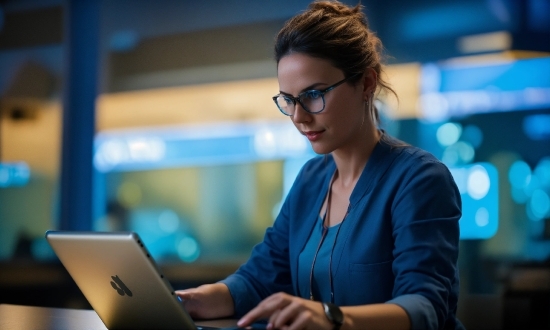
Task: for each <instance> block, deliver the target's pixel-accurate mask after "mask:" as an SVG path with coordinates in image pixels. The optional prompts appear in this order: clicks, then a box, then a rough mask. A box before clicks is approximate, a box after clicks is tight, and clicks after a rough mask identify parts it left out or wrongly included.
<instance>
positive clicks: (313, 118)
mask: <svg viewBox="0 0 550 330" xmlns="http://www.w3.org/2000/svg"><path fill="white" fill-rule="evenodd" d="M344 78H345V76H344V73H343V72H342V70H340V69H338V68H336V67H334V66H333V65H332V64H331V63H330V62H329V61H328V60H325V59H320V58H316V57H311V56H309V55H305V54H301V53H293V54H289V55H286V56H284V57H283V58H282V59H281V60H280V61H279V65H278V80H279V90H280V92H281V93H282V94H287V95H291V96H294V97H296V96H298V94H300V93H302V92H304V91H307V90H312V89H316V90H323V89H326V88H327V87H329V86H331V85H333V84H335V83H337V82H339V81H340V80H342V79H344ZM363 89H364V88H363V83H362V80H361V81H359V82H358V83H357V84H355V85H352V84H351V83H349V82H345V83H343V84H341V85H339V86H337V87H336V88H334V89H332V90H330V91H329V92H327V93H326V94H325V95H324V97H325V109H324V110H323V111H322V112H320V113H318V114H311V113H308V112H307V111H305V110H304V109H303V108H302V106H301V105H300V104H299V103H296V108H295V112H294V115H293V116H291V117H290V118H291V119H292V122H293V123H294V125H295V126H296V128H297V129H298V131H300V133H302V134H303V135H305V136H306V137H307V138H308V140H309V141H310V143H311V146H312V147H313V150H314V151H315V152H316V153H317V154H328V153H330V152H333V151H335V150H339V149H342V150H345V149H346V148H351V147H352V146H353V145H356V144H357V143H361V129H363V131H364V129H365V127H370V126H367V125H366V124H367V121H368V120H370V115H368V114H367V113H366V110H365V104H364V100H365V93H364V92H363ZM367 117H369V118H367Z"/></svg>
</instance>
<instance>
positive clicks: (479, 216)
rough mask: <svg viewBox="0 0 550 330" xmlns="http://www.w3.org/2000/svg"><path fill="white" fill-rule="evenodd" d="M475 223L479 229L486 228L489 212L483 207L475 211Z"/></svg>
mask: <svg viewBox="0 0 550 330" xmlns="http://www.w3.org/2000/svg"><path fill="white" fill-rule="evenodd" d="M475 221H476V225H478V226H479V227H485V226H487V225H488V224H489V211H488V210H487V209H486V208H484V207H480V208H479V209H478V210H477V211H476V216H475Z"/></svg>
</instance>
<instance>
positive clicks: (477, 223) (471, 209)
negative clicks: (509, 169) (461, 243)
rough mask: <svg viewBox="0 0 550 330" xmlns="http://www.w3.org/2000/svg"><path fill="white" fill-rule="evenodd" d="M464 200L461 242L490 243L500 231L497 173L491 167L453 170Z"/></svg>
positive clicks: (480, 165) (467, 167)
mask: <svg viewBox="0 0 550 330" xmlns="http://www.w3.org/2000/svg"><path fill="white" fill-rule="evenodd" d="M450 171H451V174H452V175H453V178H454V180H455V182H456V184H457V186H458V190H459V191H460V196H461V198H462V218H461V219H460V221H459V225H460V239H488V238H491V237H493V236H494V235H495V234H496V232H497V230H498V173H497V170H496V168H495V167H494V166H493V165H492V164H489V163H475V164H472V165H466V166H461V167H451V168H450Z"/></svg>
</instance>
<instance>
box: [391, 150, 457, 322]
mask: <svg viewBox="0 0 550 330" xmlns="http://www.w3.org/2000/svg"><path fill="white" fill-rule="evenodd" d="M416 160H418V158H417V159H416ZM420 160H421V161H420V162H414V163H415V165H410V164H409V166H407V167H404V168H403V170H404V171H406V174H405V176H404V177H403V180H402V183H401V185H400V187H399V189H398V191H397V193H396V195H395V199H394V200H393V203H392V226H393V238H394V242H395V246H394V252H393V254H394V262H393V266H392V267H393V272H394V274H395V282H394V289H393V297H395V298H394V299H392V300H391V301H389V303H395V304H397V305H400V306H401V307H402V308H404V309H405V311H406V312H407V313H408V315H409V318H410V320H411V323H412V328H413V329H439V328H443V327H444V325H445V323H446V319H447V315H448V314H449V310H450V309H453V308H456V303H453V302H452V301H453V300H454V298H456V297H450V295H451V294H452V293H453V292H454V291H456V290H457V285H458V283H457V281H458V279H457V274H458V269H457V260H458V243H459V225H458V221H459V219H460V217H461V216H462V211H461V209H462V205H461V203H462V202H461V199H460V193H459V191H458V188H457V186H456V184H455V182H454V179H453V177H452V176H451V174H450V171H449V170H448V168H447V167H446V166H445V165H444V164H442V163H441V162H439V161H438V160H436V159H435V158H432V157H427V156H423V157H420ZM416 164H419V165H416ZM449 301H451V303H449ZM450 304H451V306H450Z"/></svg>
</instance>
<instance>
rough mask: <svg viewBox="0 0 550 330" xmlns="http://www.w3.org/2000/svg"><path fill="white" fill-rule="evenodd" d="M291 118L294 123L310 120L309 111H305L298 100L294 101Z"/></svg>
mask: <svg viewBox="0 0 550 330" xmlns="http://www.w3.org/2000/svg"><path fill="white" fill-rule="evenodd" d="M292 120H293V121H294V122H295V123H303V122H308V121H310V120H311V113H309V112H307V111H306V110H305V109H304V107H303V106H302V104H301V103H300V102H296V104H295V105H294V115H292Z"/></svg>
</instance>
